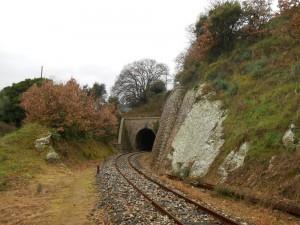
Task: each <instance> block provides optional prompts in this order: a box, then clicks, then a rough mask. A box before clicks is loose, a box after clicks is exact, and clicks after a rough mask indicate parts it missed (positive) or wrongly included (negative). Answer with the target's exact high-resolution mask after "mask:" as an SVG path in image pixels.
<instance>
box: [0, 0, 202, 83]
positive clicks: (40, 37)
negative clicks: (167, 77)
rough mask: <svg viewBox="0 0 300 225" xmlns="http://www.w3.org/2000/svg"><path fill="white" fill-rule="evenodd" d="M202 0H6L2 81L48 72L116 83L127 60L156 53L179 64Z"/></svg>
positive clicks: (0, 46)
mask: <svg viewBox="0 0 300 225" xmlns="http://www.w3.org/2000/svg"><path fill="white" fill-rule="evenodd" d="M206 2H207V1H202V0H188V1H184V0H151V1H150V0H70V1H69V0H26V1H25V0H0V29H1V34H0V78H1V80H0V88H3V87H5V86H7V85H10V84H11V83H13V82H18V81H21V80H23V79H25V78H33V77H37V76H39V73H40V67H41V65H44V75H45V76H46V77H49V78H54V79H55V80H57V81H65V80H67V79H69V78H71V77H74V78H76V79H77V80H79V81H80V83H81V84H90V85H91V84H92V83H94V82H95V81H97V82H100V83H105V84H106V85H107V89H109V88H110V87H111V86H112V85H113V83H114V81H115V79H116V76H117V75H118V74H119V72H120V71H121V69H122V67H123V66H124V65H126V64H128V63H130V62H132V61H134V60H138V59H141V58H153V59H155V60H157V61H159V62H163V63H166V64H168V65H169V67H170V69H171V70H172V69H173V68H174V59H175V58H176V56H177V55H178V54H179V53H180V52H181V51H182V50H184V48H185V47H186V46H187V44H188V36H187V32H186V28H187V27H188V26H189V25H190V24H192V23H194V22H195V21H196V19H197V17H198V15H199V14H200V12H201V11H203V10H204V9H205V7H206V5H207V3H206Z"/></svg>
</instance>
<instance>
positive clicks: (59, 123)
mask: <svg viewBox="0 0 300 225" xmlns="http://www.w3.org/2000/svg"><path fill="white" fill-rule="evenodd" d="M21 105H22V107H23V108H24V109H25V110H26V116H27V117H26V121H28V122H39V123H40V124H43V125H46V126H50V127H53V128H56V129H57V130H58V131H61V132H62V133H63V134H70V133H71V134H76V133H77V134H81V133H82V134H84V133H91V134H93V135H97V136H103V135H108V134H111V133H112V132H114V131H115V129H116V125H117V117H116V113H115V107H114V106H113V105H111V104H102V105H100V106H99V105H98V104H97V101H96V100H95V99H94V97H93V96H91V95H88V94H87V92H86V91H85V90H83V89H82V88H81V87H80V85H79V84H78V83H77V82H76V81H75V80H74V79H71V80H70V81H68V82H67V83H66V84H54V83H53V82H52V81H48V82H45V83H43V84H42V85H41V86H40V87H39V86H37V85H33V86H32V87H31V88H30V89H29V90H27V91H26V92H25V93H24V94H23V96H22V103H21Z"/></svg>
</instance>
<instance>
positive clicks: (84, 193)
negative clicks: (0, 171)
mask: <svg viewBox="0 0 300 225" xmlns="http://www.w3.org/2000/svg"><path fill="white" fill-rule="evenodd" d="M97 164H98V163H97V162H95V161H89V162H85V163H82V164H80V165H79V166H76V167H73V168H68V167H66V166H65V165H63V164H61V165H55V166H49V169H48V170H47V171H46V172H44V173H42V174H40V175H38V176H37V177H36V178H34V180H32V181H31V182H30V184H29V185H20V186H18V187H17V188H15V189H14V190H10V191H5V192H0V224H2V225H6V224H14V225H15V224H24V225H25V224H26V225H27V224H30V225H37V224H39V225H46V224H51V225H53V224H55V225H69V224H70V225H71V224H72V225H76V224H78V225H79V224H80V225H87V224H92V222H91V221H90V220H89V218H88V216H89V214H90V212H91V210H92V209H93V207H94V205H95V203H96V200H97V196H96V186H95V185H96V184H95V173H96V165H97ZM98 219H99V218H98Z"/></svg>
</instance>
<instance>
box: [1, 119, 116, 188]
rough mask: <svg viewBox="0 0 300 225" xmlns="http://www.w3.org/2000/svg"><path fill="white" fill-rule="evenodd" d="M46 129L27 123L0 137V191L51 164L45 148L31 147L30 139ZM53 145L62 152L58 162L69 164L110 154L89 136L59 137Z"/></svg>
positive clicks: (32, 143)
mask: <svg viewBox="0 0 300 225" xmlns="http://www.w3.org/2000/svg"><path fill="white" fill-rule="evenodd" d="M49 131H50V130H49V129H48V128H46V127H43V126H41V125H38V124H28V125H25V126H24V127H22V128H21V129H19V130H17V131H14V132H12V133H9V134H6V135H5V136H3V137H1V138H0V190H7V189H10V188H12V187H14V188H17V187H18V186H19V185H23V184H26V183H28V182H29V181H30V180H31V179H32V178H34V177H35V176H36V175H38V174H41V173H43V172H45V171H47V170H48V169H50V168H51V167H55V165H51V164H48V163H47V162H46V161H45V156H46V154H47V151H46V150H45V151H43V152H38V151H37V150H36V149H35V147H34V141H35V140H36V139H37V138H40V137H44V136H46V135H47V134H48V133H49ZM54 147H55V149H56V151H57V152H58V153H61V155H62V160H61V162H62V163H63V164H64V165H66V166H70V167H71V166H74V165H76V164H77V163H81V162H84V161H85V160H88V159H103V158H105V157H107V156H109V155H110V154H112V149H111V148H110V147H109V146H108V145H106V144H103V143H101V142H99V141H96V140H94V139H91V138H90V139H82V140H77V141H75V140H69V141H66V140H61V141H59V142H58V143H56V144H55V145H54ZM62 153H63V154H62Z"/></svg>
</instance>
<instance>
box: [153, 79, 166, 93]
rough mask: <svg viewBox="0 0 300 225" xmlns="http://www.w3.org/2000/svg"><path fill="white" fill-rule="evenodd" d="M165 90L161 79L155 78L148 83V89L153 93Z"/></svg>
mask: <svg viewBox="0 0 300 225" xmlns="http://www.w3.org/2000/svg"><path fill="white" fill-rule="evenodd" d="M166 90H167V88H166V84H165V82H163V81H162V80H156V81H154V82H153V83H152V84H151V85H150V91H151V92H152V93H154V94H160V93H164V92H165V91H166Z"/></svg>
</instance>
